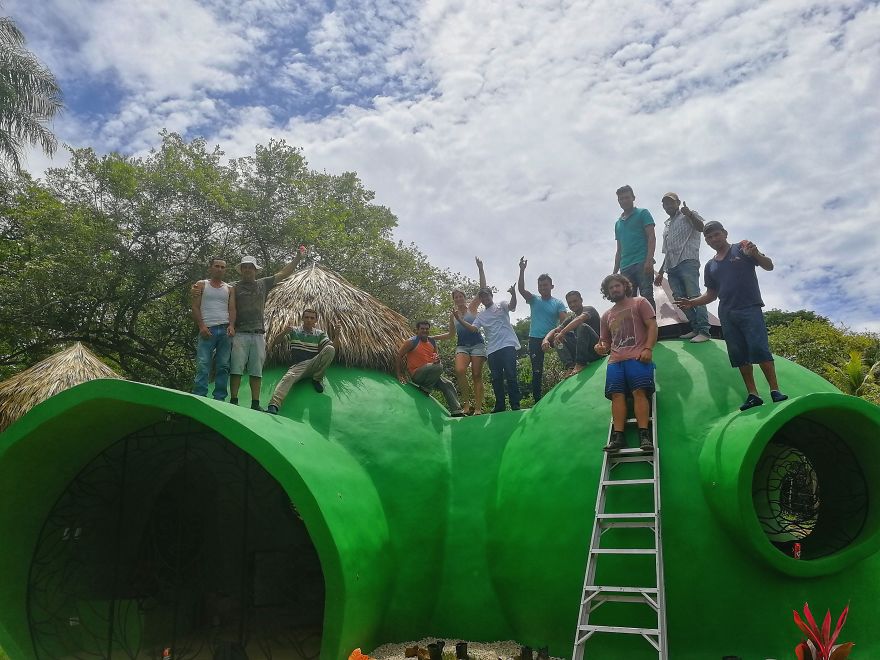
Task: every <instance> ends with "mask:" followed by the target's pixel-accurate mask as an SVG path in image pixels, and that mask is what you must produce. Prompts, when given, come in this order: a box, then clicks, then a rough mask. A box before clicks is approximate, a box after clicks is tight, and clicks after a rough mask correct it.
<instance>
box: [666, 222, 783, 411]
mask: <svg viewBox="0 0 880 660" xmlns="http://www.w3.org/2000/svg"><path fill="white" fill-rule="evenodd" d="M703 237H704V238H705V240H706V243H707V244H708V245H709V247H711V248H712V249H713V250H715V257H714V258H712V259H711V260H710V261H709V262H707V263H706V266H705V268H704V270H703V281H704V282H705V283H706V293H704V294H703V295H702V296H700V297H698V298H692V299H690V300H685V299H680V300H676V301H675V302H676V304H677V305H678V306H679V307H681V308H682V309H690V308H693V307H696V306H698V305H706V304H708V303H710V302H712V301H713V300H716V299H717V300H719V303H718V317H719V318H720V319H721V329H722V331H723V332H724V340H725V342H726V343H727V355H728V357H729V358H730V365H731V366H732V367H737V368H738V369H739V371H740V374H741V375H742V378H743V382H744V383H745V386H746V390H747V396H746V400H745V403H743V404H742V405H741V406H740V407H739V409H740V410H748V409H749V408H754V407H755V406H760V405H762V404H763V403H764V401H763V399H761V397H759V396H758V389H757V386H756V385H755V376H754V368H753V365H755V364H757V365H758V366H759V367H761V371H762V372H764V377H765V378H766V379H767V383H768V385H770V398H771V399H772V400H773V401H774V402H779V401H785V400H786V399H787V398H788V397H787V396H786V395H785V394H783V393H782V392H780V391H779V383H778V382H777V380H776V366H775V365H774V364H773V355H772V354H771V353H770V344H769V341H768V338H767V326H766V325H765V323H764V313H763V312H762V311H761V308H762V307H763V306H764V301H763V300H762V299H761V289H760V288H759V286H758V276H757V274H756V272H755V267H756V266H760V267H761V268H763V269H764V270H773V262H772V261H771V260H770V258H769V257H768V256H766V255H764V254H762V253H761V252H760V251H759V250H758V248H757V247H756V246H755V244H754V243H752V242H751V241H749V240H742V241H740V242H739V243H736V244H735V245H731V244H730V243H729V242H728V241H727V230H725V229H724V227H723V226H722V224H721V223H720V222H716V221H714V220H712V221H710V222H707V223H706V224H705V225H704V227H703Z"/></svg>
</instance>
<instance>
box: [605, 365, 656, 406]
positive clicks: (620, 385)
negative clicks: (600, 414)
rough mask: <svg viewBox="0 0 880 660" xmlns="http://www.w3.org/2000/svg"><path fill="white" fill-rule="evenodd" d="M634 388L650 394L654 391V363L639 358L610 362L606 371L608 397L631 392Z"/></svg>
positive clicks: (606, 394) (606, 392) (606, 393)
mask: <svg viewBox="0 0 880 660" xmlns="http://www.w3.org/2000/svg"><path fill="white" fill-rule="evenodd" d="M633 390H645V391H646V392H647V393H648V394H650V393H651V392H653V391H654V363H653V362H647V363H645V362H639V361H638V360H624V361H623V362H609V363H608V369H607V370H606V371H605V396H606V398H608V399H610V398H611V395H612V394H619V393H621V392H622V393H624V394H630V393H632V391H633Z"/></svg>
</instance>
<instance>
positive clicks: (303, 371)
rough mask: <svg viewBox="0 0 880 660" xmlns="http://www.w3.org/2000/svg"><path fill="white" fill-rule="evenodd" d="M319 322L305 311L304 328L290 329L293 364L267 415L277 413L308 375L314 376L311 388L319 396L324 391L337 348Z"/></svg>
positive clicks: (273, 394)
mask: <svg viewBox="0 0 880 660" xmlns="http://www.w3.org/2000/svg"><path fill="white" fill-rule="evenodd" d="M317 322H318V312H316V311H315V310H314V309H308V308H306V309H304V310H303V313H302V325H300V326H291V327H288V328H287V341H288V342H289V346H290V353H291V356H292V362H293V365H292V366H291V367H290V369H288V370H287V373H286V374H284V377H283V378H282V379H281V380H280V381H279V382H278V385H276V386H275V391H274V392H273V393H272V401H271V403H270V404H269V407H268V408H267V412H269V413H270V414H272V415H277V414H278V409H279V408H280V407H281V404H282V403H284V399H285V397H286V396H287V393H288V392H289V391H290V388H291V387H293V386H294V384H295V383H297V382H299V381H300V380H302V379H303V378H305V377H306V376H310V377H311V379H312V387H314V388H315V391H316V392H318V393H319V394H320V393H321V392H323V391H324V383H323V382H322V381H323V380H324V372H325V371H326V370H327V367H329V366H330V363H331V362H333V357H334V356H335V355H336V349H335V348H334V347H333V343H332V342H331V341H330V338H329V337H328V336H327V333H326V332H324V331H323V330H321V329H320V328H318V327H316V326H315V324H316V323H317Z"/></svg>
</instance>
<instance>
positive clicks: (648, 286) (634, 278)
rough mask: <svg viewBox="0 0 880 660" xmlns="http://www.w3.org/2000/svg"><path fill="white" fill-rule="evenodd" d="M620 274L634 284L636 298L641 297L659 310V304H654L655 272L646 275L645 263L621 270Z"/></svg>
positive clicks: (631, 265)
mask: <svg viewBox="0 0 880 660" xmlns="http://www.w3.org/2000/svg"><path fill="white" fill-rule="evenodd" d="M620 274H621V275H623V276H624V277H625V278H626V279H628V280H629V281H630V283H631V284H632V288H633V297H634V298H635V297H636V296H641V297H642V298H645V299H646V300H647V301H648V302H649V303H651V307H652V308H653V309H657V303H655V302H654V272H653V271H651V272H650V273H646V272H645V264H644V262H642V261H640V262H639V263H637V264H630V265H629V266H627V267H626V268H621V270H620Z"/></svg>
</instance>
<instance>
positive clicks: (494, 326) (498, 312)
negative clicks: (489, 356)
mask: <svg viewBox="0 0 880 660" xmlns="http://www.w3.org/2000/svg"><path fill="white" fill-rule="evenodd" d="M508 306H509V303H508V302H507V301H506V300H502V301H501V302H500V303H495V304H494V305H492V306H491V307H489V308H488V309H484V310H481V311H480V313H479V314H477V318H475V319H474V322H473V323H472V325H474V326H476V327H478V328H483V329H484V330H485V331H486V344H487V345H488V346H487V348H486V352H487V353H494V352H495V351H498V350H501V349H502V348H506V347H508V346H513V347H514V348H516V349H518V348H519V339H517V338H516V333H515V332H514V331H513V326H512V325H510V311H509V310H508Z"/></svg>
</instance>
